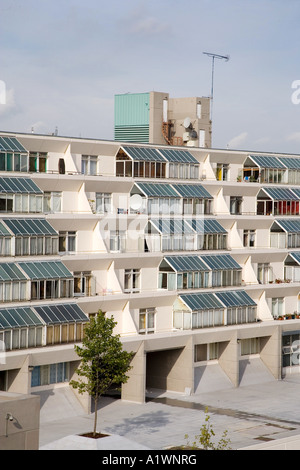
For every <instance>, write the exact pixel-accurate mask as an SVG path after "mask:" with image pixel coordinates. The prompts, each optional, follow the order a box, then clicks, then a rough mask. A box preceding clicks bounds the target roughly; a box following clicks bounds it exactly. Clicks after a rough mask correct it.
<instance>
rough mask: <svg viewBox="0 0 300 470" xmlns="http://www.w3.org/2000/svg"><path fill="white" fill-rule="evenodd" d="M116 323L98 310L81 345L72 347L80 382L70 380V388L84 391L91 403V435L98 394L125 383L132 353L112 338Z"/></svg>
mask: <svg viewBox="0 0 300 470" xmlns="http://www.w3.org/2000/svg"><path fill="white" fill-rule="evenodd" d="M116 324H117V322H115V321H114V319H113V317H112V318H106V317H105V315H104V314H103V313H102V312H101V311H99V312H98V315H97V316H96V317H95V318H91V319H90V322H89V323H88V324H87V326H86V327H85V335H84V338H83V340H82V346H78V345H75V351H76V353H77V355H78V356H79V357H80V358H81V362H80V365H79V367H78V369H77V370H76V373H77V375H78V376H79V377H83V379H80V378H79V379H78V380H71V381H70V385H71V386H72V387H73V388H75V389H77V390H78V392H79V393H81V394H83V393H85V392H87V393H88V394H89V395H90V396H91V397H92V398H93V399H94V403H95V420H94V430H93V436H94V437H95V436H96V429H97V408H98V400H99V398H100V396H101V395H103V394H104V393H105V392H107V391H108V389H109V388H110V387H111V386H112V385H115V386H118V387H119V386H121V384H123V383H126V382H127V380H128V378H129V377H128V376H127V375H126V373H127V372H128V371H129V370H130V369H131V366H130V362H131V360H132V357H133V353H128V352H126V351H123V349H122V343H121V341H120V336H119V335H113V329H114V327H115V326H116Z"/></svg>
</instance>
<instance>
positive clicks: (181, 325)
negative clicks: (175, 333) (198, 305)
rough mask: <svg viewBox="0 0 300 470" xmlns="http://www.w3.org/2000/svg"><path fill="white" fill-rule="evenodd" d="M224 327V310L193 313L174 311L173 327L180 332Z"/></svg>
mask: <svg viewBox="0 0 300 470" xmlns="http://www.w3.org/2000/svg"><path fill="white" fill-rule="evenodd" d="M220 325H224V310H221V309H210V310H199V311H195V312H192V313H191V312H186V311H181V312H180V311H176V312H175V311H174V313H173V327H174V328H176V329H180V330H190V329H197V328H208V327H213V326H220Z"/></svg>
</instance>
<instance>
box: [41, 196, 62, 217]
mask: <svg viewBox="0 0 300 470" xmlns="http://www.w3.org/2000/svg"><path fill="white" fill-rule="evenodd" d="M61 196H62V194H61V192H44V204H43V212H45V213H47V212H48V213H49V212H61Z"/></svg>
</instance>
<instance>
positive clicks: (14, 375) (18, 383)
mask: <svg viewBox="0 0 300 470" xmlns="http://www.w3.org/2000/svg"><path fill="white" fill-rule="evenodd" d="M29 361H30V356H29V355H28V356H26V358H25V360H24V362H23V365H22V367H21V368H20V369H13V370H9V371H8V377H7V391H8V392H13V393H23V394H26V395H27V394H29V393H30V386H31V384H30V379H31V373H30V372H29Z"/></svg>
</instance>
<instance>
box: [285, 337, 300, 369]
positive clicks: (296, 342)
mask: <svg viewBox="0 0 300 470" xmlns="http://www.w3.org/2000/svg"><path fill="white" fill-rule="evenodd" d="M299 346H300V335H299V333H296V332H295V333H294V334H288V333H285V334H283V336H282V366H283V367H293V366H297V368H299Z"/></svg>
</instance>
